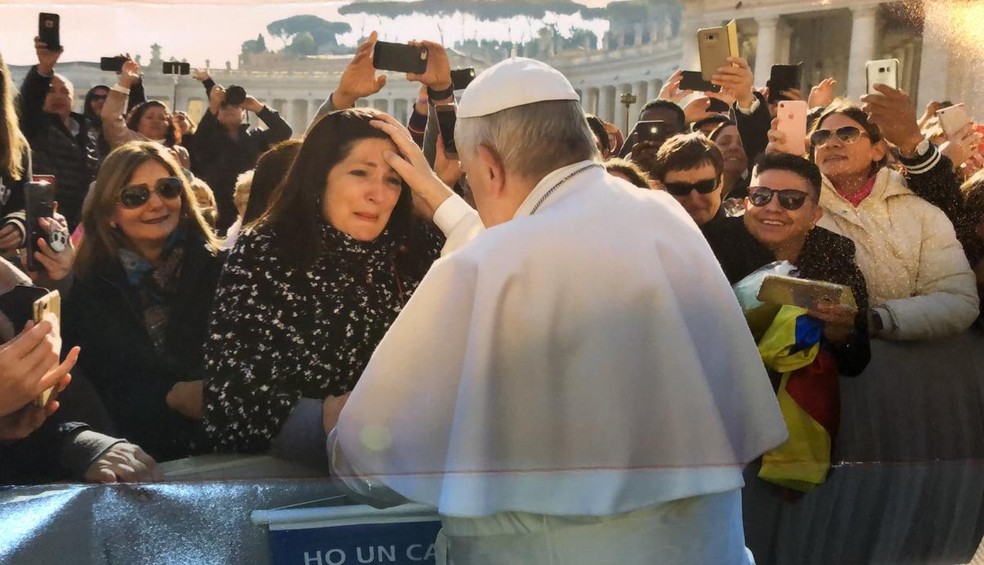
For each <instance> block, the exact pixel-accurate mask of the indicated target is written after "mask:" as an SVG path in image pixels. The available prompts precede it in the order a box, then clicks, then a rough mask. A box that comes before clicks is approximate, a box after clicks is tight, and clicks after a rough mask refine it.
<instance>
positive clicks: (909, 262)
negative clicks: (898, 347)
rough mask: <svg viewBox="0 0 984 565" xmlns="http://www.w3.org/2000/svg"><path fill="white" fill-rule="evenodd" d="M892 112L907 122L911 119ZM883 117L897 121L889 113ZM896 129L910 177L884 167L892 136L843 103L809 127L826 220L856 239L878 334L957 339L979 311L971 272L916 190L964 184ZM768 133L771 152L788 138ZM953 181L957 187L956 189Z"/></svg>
mask: <svg viewBox="0 0 984 565" xmlns="http://www.w3.org/2000/svg"><path fill="white" fill-rule="evenodd" d="M913 115H914V114H913ZM895 119H896V121H898V122H907V121H908V120H907V119H905V117H904V116H895ZM912 121H913V124H914V123H915V119H914V118H913V119H912ZM879 122H880V123H882V124H886V123H889V122H890V120H889V118H888V117H887V116H886V117H881V118H880V120H879ZM898 130H899V127H898V125H896V124H892V125H890V126H888V131H891V132H892V133H893V139H892V141H894V142H895V144H896V145H897V146H898V147H899V149H900V154H901V157H902V163H903V164H904V165H905V166H906V174H905V176H903V175H902V174H900V173H898V172H896V171H895V170H893V169H892V168H890V167H887V166H886V162H887V152H888V146H887V144H886V143H885V141H886V140H885V138H884V137H883V134H882V132H881V131H880V129H879V127H878V126H876V125H875V124H873V123H871V118H870V117H869V114H868V113H866V112H865V111H863V110H861V109H860V108H858V107H856V106H852V105H850V104H847V103H846V102H843V101H841V102H835V103H834V104H832V105H831V106H829V107H828V108H827V109H826V110H825V111H824V113H823V114H822V115H821V116H820V118H819V119H818V120H817V122H816V124H815V125H814V128H813V131H812V133H811V134H810V144H811V147H812V152H813V160H814V161H815V162H816V164H817V166H818V167H819V168H820V171H821V172H822V173H823V175H824V189H823V191H822V192H821V198H820V206H821V207H822V208H823V210H824V216H823V218H822V219H821V220H820V222H819V225H820V226H822V227H824V228H827V229H829V230H831V231H833V232H835V233H839V234H841V235H844V236H847V237H850V238H851V240H853V241H854V243H855V245H857V250H858V255H857V261H858V265H860V267H861V270H862V272H864V273H865V278H866V280H867V285H868V294H869V296H870V297H871V302H872V304H873V306H872V308H871V309H870V310H869V320H868V322H869V323H868V327H869V331H870V333H871V335H872V336H875V337H881V338H884V339H892V340H927V339H934V338H941V337H947V336H952V335H955V334H958V333H960V332H962V331H964V330H965V329H967V327H969V326H970V325H971V324H972V323H973V322H974V320H975V319H976V318H977V314H978V297H977V292H976V285H975V279H974V274H973V272H972V271H971V270H970V266H969V264H968V262H967V258H966V256H965V254H964V251H963V248H962V247H961V245H960V243H959V241H958V240H957V237H956V234H955V231H954V227H953V224H952V223H951V222H950V220H949V219H948V218H947V215H945V214H944V213H943V212H942V211H941V210H940V209H939V208H937V207H936V206H933V205H932V204H930V203H928V202H927V201H926V200H923V198H920V197H919V196H917V193H918V194H920V195H923V196H925V197H927V199H931V198H932V196H933V195H937V196H940V197H942V198H945V197H946V195H947V194H949V193H950V192H951V191H955V193H956V194H957V195H958V196H959V185H958V184H957V179H956V177H955V176H953V175H952V172H950V173H947V171H950V170H951V167H950V164H949V161H948V160H946V159H945V158H943V157H941V156H940V155H939V153H938V152H937V150H936V148H935V147H933V146H932V145H931V144H929V143H928V141H925V140H923V141H919V142H918V143H915V145H913V141H915V140H903V139H900V136H899V135H898V134H896V132H897V131H898ZM916 136H917V137H919V134H918V127H917V128H916ZM769 138H770V141H771V144H770V150H774V149H775V147H776V146H777V145H778V146H781V145H782V143H783V141H784V139H783V136H782V134H781V133H780V132H778V131H776V130H772V131H770V132H769ZM920 139H922V138H921V137H920ZM950 177H952V179H951V180H947V179H948V178H950ZM950 182H952V183H953V184H954V185H955V186H954V187H949V186H948V183H950ZM951 188H952V190H951ZM914 191H915V192H914Z"/></svg>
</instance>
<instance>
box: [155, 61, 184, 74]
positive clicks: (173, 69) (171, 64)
mask: <svg viewBox="0 0 984 565" xmlns="http://www.w3.org/2000/svg"><path fill="white" fill-rule="evenodd" d="M161 72H162V73H164V74H166V75H187V74H191V63H179V62H178V61H164V67H163V68H162V69H161Z"/></svg>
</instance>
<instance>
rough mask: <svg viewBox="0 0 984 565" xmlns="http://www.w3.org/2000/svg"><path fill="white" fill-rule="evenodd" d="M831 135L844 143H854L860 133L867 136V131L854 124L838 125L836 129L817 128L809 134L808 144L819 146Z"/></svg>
mask: <svg viewBox="0 0 984 565" xmlns="http://www.w3.org/2000/svg"><path fill="white" fill-rule="evenodd" d="M831 135H836V136H837V139H840V140H841V141H843V142H844V143H854V142H855V141H857V140H859V139H861V136H862V135H864V136H866V137H867V135H868V132H865V131H862V130H861V128H859V127H855V126H844V127H839V128H837V129H836V130H829V129H818V130H817V131H815V132H813V133H811V134H810V144H811V145H813V146H814V147H820V146H821V145H824V144H826V143H827V142H828V141H830V136H831Z"/></svg>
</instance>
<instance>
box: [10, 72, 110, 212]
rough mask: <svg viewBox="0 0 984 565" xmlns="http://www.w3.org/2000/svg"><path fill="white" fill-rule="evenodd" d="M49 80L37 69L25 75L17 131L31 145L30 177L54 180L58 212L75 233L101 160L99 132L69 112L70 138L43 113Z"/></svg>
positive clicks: (56, 119) (52, 117)
mask: <svg viewBox="0 0 984 565" xmlns="http://www.w3.org/2000/svg"><path fill="white" fill-rule="evenodd" d="M51 78H52V77H45V76H41V75H40V74H38V68H37V66H34V67H31V70H30V71H28V73H27V76H26V77H25V78H24V85H23V86H22V87H21V95H20V117H21V129H22V130H23V132H24V135H25V136H27V140H28V142H30V144H31V151H32V156H33V158H34V174H36V175H54V176H55V179H56V181H57V185H56V188H55V199H56V200H57V201H58V211H59V212H61V213H62V214H63V215H64V216H65V218H66V219H67V220H68V225H69V228H70V229H75V226H76V225H77V224H78V223H79V220H80V217H81V215H82V202H83V201H84V200H85V195H86V193H87V192H88V191H89V183H90V182H92V180H93V178H94V177H95V173H96V167H97V166H98V164H99V160H100V159H101V157H102V156H101V155H100V154H99V130H98V128H94V127H92V124H91V123H90V122H89V120H87V119H86V118H85V117H84V116H83V115H82V114H77V113H75V112H72V115H71V119H72V120H73V121H74V122H75V123H76V124H77V126H78V133H77V134H75V135H73V134H72V132H70V131H69V130H68V129H67V128H66V127H65V125H64V124H63V123H62V122H61V119H60V118H59V117H58V116H55V115H53V114H48V113H46V112H45V111H44V109H43V108H44V99H45V96H46V95H47V93H48V90H49V88H50V87H51Z"/></svg>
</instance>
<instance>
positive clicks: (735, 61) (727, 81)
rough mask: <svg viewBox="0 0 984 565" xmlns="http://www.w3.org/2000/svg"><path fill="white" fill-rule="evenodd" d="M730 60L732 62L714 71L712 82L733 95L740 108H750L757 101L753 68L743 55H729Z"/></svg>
mask: <svg viewBox="0 0 984 565" xmlns="http://www.w3.org/2000/svg"><path fill="white" fill-rule="evenodd" d="M728 62H729V63H731V64H730V65H727V66H724V67H721V68H719V69H718V70H716V71H714V74H713V75H712V76H711V82H712V83H713V84H716V85H718V86H720V87H721V89H722V91H726V92H729V93H730V94H731V95H733V96H734V97H735V102H737V104H738V107H739V108H748V107H750V106H751V105H752V103H753V102H755V95H754V94H752V82H753V76H752V68H751V67H749V66H748V61H746V60H744V59H742V58H741V57H728Z"/></svg>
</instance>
